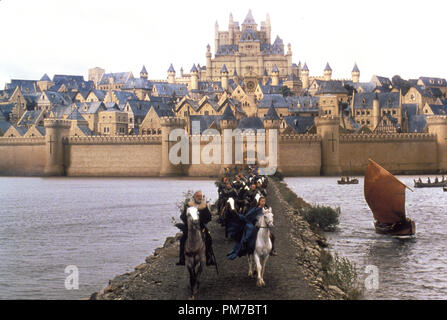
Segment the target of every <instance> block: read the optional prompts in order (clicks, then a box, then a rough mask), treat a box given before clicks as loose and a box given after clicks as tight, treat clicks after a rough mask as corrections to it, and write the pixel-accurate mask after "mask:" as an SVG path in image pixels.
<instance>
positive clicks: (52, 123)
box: [44, 119, 71, 128]
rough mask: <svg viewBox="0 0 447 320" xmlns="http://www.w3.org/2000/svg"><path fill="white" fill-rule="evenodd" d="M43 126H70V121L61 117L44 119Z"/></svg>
mask: <svg viewBox="0 0 447 320" xmlns="http://www.w3.org/2000/svg"><path fill="white" fill-rule="evenodd" d="M44 126H45V128H70V127H71V121H69V120H62V119H45V120H44Z"/></svg>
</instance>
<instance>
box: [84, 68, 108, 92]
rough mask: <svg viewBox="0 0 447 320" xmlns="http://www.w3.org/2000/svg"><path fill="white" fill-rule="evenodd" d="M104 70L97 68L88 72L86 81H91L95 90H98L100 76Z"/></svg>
mask: <svg viewBox="0 0 447 320" xmlns="http://www.w3.org/2000/svg"><path fill="white" fill-rule="evenodd" d="M105 72H106V71H105V70H104V69H102V68H99V67H96V68H92V69H89V70H88V80H89V81H93V83H94V84H95V88H98V83H99V82H100V81H101V79H102V76H103V75H104V74H105Z"/></svg>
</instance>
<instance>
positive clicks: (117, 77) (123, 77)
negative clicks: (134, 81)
mask: <svg viewBox="0 0 447 320" xmlns="http://www.w3.org/2000/svg"><path fill="white" fill-rule="evenodd" d="M111 78H112V79H113V83H116V84H125V83H126V82H127V80H128V79H130V78H133V76H132V72H115V73H105V74H104V75H103V76H102V78H101V80H100V81H99V85H107V84H110V79H111Z"/></svg>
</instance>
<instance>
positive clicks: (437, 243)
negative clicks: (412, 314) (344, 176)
mask: <svg viewBox="0 0 447 320" xmlns="http://www.w3.org/2000/svg"><path fill="white" fill-rule="evenodd" d="M398 178H399V179H400V180H401V181H402V182H404V183H405V184H406V185H407V186H410V187H412V186H413V179H416V178H417V177H412V176H399V177H398ZM359 180H360V181H359V184H358V185H340V186H339V185H337V178H326V177H321V178H320V177H318V178H286V179H285V182H286V183H287V184H288V185H289V187H291V189H292V190H293V191H295V192H296V193H297V194H298V195H299V196H300V197H302V198H303V199H304V200H306V201H307V202H309V203H318V204H325V205H330V206H333V207H340V208H341V216H340V224H339V230H338V231H337V232H335V233H327V234H326V235H327V238H328V240H329V243H330V248H331V250H334V251H336V252H337V253H339V254H340V255H341V256H345V257H348V258H349V260H350V261H352V262H354V263H355V264H356V266H357V269H358V273H359V279H360V281H361V282H362V283H364V281H365V280H366V278H367V277H368V276H369V275H370V274H368V273H366V272H365V271H366V266H368V265H373V266H376V267H378V270H379V289H378V290H366V289H365V298H366V299H447V259H446V253H447V192H443V190H442V188H423V189H415V190H414V192H411V191H409V190H407V191H406V210H407V215H408V216H409V217H410V218H412V219H413V220H415V222H416V238H415V239H412V240H406V241H403V240H398V239H394V238H390V237H388V236H384V235H378V234H376V233H375V231H374V226H373V216H372V213H371V211H370V209H369V207H368V205H367V203H366V201H365V200H364V195H363V178H360V179H359ZM424 180H425V179H424ZM431 180H432V181H433V180H434V177H431Z"/></svg>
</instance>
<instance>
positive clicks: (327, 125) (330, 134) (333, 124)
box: [315, 116, 341, 176]
mask: <svg viewBox="0 0 447 320" xmlns="http://www.w3.org/2000/svg"><path fill="white" fill-rule="evenodd" d="M315 126H316V127H317V134H318V135H319V136H320V137H321V174H322V175H325V176H336V175H339V174H340V173H341V168H340V149H339V143H340V132H339V126H340V118H339V117H334V116H321V117H316V118H315Z"/></svg>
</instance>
